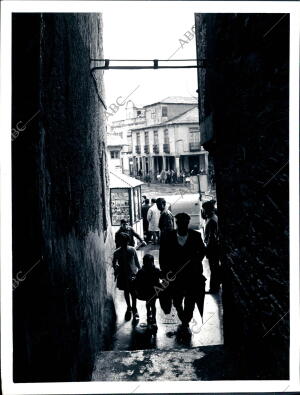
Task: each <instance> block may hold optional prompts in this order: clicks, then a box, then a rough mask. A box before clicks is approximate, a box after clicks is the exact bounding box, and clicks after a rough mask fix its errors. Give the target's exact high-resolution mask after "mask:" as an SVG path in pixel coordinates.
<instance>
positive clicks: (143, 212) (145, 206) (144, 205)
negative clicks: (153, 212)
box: [142, 199, 150, 241]
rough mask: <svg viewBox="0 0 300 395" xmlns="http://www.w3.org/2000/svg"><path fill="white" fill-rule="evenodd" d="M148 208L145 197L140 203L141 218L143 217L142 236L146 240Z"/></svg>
mask: <svg viewBox="0 0 300 395" xmlns="http://www.w3.org/2000/svg"><path fill="white" fill-rule="evenodd" d="M149 208H150V204H149V199H145V201H144V204H143V205H142V218H143V231H144V237H145V239H146V240H147V241H148V240H149V232H148V230H149V222H148V219H147V214H148V210H149Z"/></svg>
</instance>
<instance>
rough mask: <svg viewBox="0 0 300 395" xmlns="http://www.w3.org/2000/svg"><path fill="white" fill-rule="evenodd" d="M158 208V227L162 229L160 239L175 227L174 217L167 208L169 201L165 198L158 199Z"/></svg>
mask: <svg viewBox="0 0 300 395" xmlns="http://www.w3.org/2000/svg"><path fill="white" fill-rule="evenodd" d="M156 205H157V208H158V209H159V211H160V217H159V223H158V227H159V229H160V239H161V240H162V239H163V238H164V237H165V236H166V234H167V233H168V232H170V231H171V230H173V229H174V217H173V214H172V213H171V211H169V210H168V209H167V202H166V201H165V199H164V198H158V199H157V200H156Z"/></svg>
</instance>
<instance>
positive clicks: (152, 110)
mask: <svg viewBox="0 0 300 395" xmlns="http://www.w3.org/2000/svg"><path fill="white" fill-rule="evenodd" d="M151 118H152V119H155V108H152V109H151Z"/></svg>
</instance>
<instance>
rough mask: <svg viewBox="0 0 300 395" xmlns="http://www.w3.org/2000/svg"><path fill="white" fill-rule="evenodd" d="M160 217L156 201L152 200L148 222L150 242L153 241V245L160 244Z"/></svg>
mask: <svg viewBox="0 0 300 395" xmlns="http://www.w3.org/2000/svg"><path fill="white" fill-rule="evenodd" d="M159 217H160V211H159V210H158V208H157V205H156V199H151V207H150V208H149V210H148V214H147V220H148V223H149V228H148V230H149V241H151V240H153V243H154V244H156V243H158V240H159V227H158V224H159Z"/></svg>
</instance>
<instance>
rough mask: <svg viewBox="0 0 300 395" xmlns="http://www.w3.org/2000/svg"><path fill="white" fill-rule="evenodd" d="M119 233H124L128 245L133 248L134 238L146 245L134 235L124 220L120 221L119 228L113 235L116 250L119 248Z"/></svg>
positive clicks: (136, 234) (139, 237)
mask: <svg viewBox="0 0 300 395" xmlns="http://www.w3.org/2000/svg"><path fill="white" fill-rule="evenodd" d="M121 233H126V234H127V235H128V237H129V245H130V246H132V247H134V245H135V242H134V237H136V238H137V239H138V240H139V241H140V242H141V243H142V244H143V245H146V244H147V243H146V242H145V241H144V240H143V239H142V238H141V236H140V235H139V234H138V233H136V232H135V231H134V230H133V229H132V227H131V226H129V225H128V223H127V221H126V219H121V226H120V228H119V229H118V230H117V232H116V234H115V243H116V248H118V247H120V246H121V244H120V234H121Z"/></svg>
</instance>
